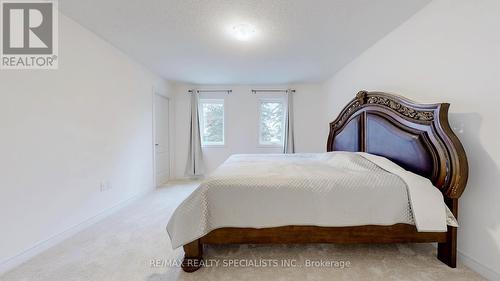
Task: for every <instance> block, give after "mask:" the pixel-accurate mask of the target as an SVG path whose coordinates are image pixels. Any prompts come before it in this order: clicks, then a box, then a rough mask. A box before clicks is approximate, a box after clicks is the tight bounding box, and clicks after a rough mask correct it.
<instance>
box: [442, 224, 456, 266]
mask: <svg viewBox="0 0 500 281" xmlns="http://www.w3.org/2000/svg"><path fill="white" fill-rule="evenodd" d="M446 236H447V238H446V240H447V242H446V243H439V244H438V255H437V257H438V259H439V260H440V261H442V262H443V263H445V264H446V265H448V266H449V267H451V268H456V267H457V228H456V227H452V226H448V234H447V235H446Z"/></svg>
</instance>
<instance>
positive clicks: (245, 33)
mask: <svg viewBox="0 0 500 281" xmlns="http://www.w3.org/2000/svg"><path fill="white" fill-rule="evenodd" d="M256 32H257V30H256V29H255V27H254V26H253V25H251V24H248V23H240V24H237V25H234V26H233V27H232V28H231V33H232V35H233V36H234V38H236V39H238V40H240V41H248V40H250V39H251V38H252V37H253V36H254V35H255V33H256Z"/></svg>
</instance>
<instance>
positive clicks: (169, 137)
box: [151, 87, 172, 188]
mask: <svg viewBox="0 0 500 281" xmlns="http://www.w3.org/2000/svg"><path fill="white" fill-rule="evenodd" d="M156 96H160V97H162V98H164V99H166V100H167V102H168V124H167V126H168V128H167V132H168V153H167V154H168V162H169V165H168V180H169V181H170V180H171V179H172V149H171V148H172V130H171V128H172V126H171V125H170V122H171V118H172V117H171V116H172V110H171V109H172V108H171V107H172V105H171V104H172V103H171V99H170V97H169V96H167V95H166V93H164V92H162V91H160V90H158V89H156V88H155V87H153V90H152V94H151V97H152V99H151V105H152V116H151V117H152V118H151V119H152V132H153V135H152V142H151V146H152V150H153V153H152V154H153V187H154V188H158V187H159V186H158V183H157V181H156V118H155V117H156V116H155V115H156V110H155V105H156Z"/></svg>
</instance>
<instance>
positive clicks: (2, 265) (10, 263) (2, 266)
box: [0, 189, 151, 275]
mask: <svg viewBox="0 0 500 281" xmlns="http://www.w3.org/2000/svg"><path fill="white" fill-rule="evenodd" d="M150 191H151V189H148V190H145V191H142V192H139V193H137V194H136V195H134V196H132V197H130V198H128V199H125V200H123V201H122V202H120V203H118V204H115V205H113V206H111V207H109V208H107V209H106V210H104V211H102V212H100V213H99V214H97V215H95V216H93V217H90V218H88V219H86V220H84V221H82V222H80V223H78V224H76V225H74V226H72V227H69V228H67V229H66V230H64V231H62V232H60V233H57V234H55V235H53V236H51V237H49V238H48V239H45V240H43V241H41V242H38V243H36V244H35V245H33V246H32V247H30V248H28V249H26V250H24V251H22V252H20V253H19V254H17V255H15V256H13V257H9V258H6V259H4V260H2V261H0V275H2V274H4V273H6V272H7V271H9V270H11V269H13V268H15V267H17V266H19V265H21V264H22V263H24V262H26V261H28V260H29V259H31V258H33V257H34V256H36V255H38V254H40V253H41V252H43V251H45V250H47V249H49V248H51V247H53V246H55V245H57V244H59V243H61V242H62V241H64V240H66V239H68V238H70V237H71V236H73V235H75V234H76V233H78V232H80V231H82V230H83V229H85V228H87V227H89V226H91V225H93V224H95V223H97V222H99V221H101V220H103V219H104V218H106V217H108V216H110V215H112V214H113V213H115V212H117V211H119V210H120V209H122V208H123V207H125V206H127V205H128V204H129V203H131V202H133V201H135V200H137V199H139V198H141V197H142V196H144V195H145V194H147V193H149V192H150Z"/></svg>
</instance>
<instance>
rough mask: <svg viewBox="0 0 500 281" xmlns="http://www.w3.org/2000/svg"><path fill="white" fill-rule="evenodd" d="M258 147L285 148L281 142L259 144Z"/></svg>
mask: <svg viewBox="0 0 500 281" xmlns="http://www.w3.org/2000/svg"><path fill="white" fill-rule="evenodd" d="M257 148H281V149H282V148H283V145H279V144H259V145H257Z"/></svg>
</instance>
